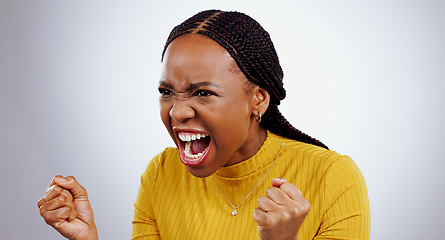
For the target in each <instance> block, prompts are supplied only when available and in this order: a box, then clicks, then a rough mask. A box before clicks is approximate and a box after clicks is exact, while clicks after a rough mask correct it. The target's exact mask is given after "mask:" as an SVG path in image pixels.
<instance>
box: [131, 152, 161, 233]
mask: <svg viewBox="0 0 445 240" xmlns="http://www.w3.org/2000/svg"><path fill="white" fill-rule="evenodd" d="M162 155H163V154H162V153H161V154H159V155H158V156H156V157H155V158H154V159H153V160H152V161H150V163H149V164H148V166H147V169H146V170H145V172H144V173H143V174H142V177H141V185H140V187H139V192H138V196H137V199H136V203H135V204H134V207H135V210H134V218H133V233H132V235H131V239H132V240H152V239H161V237H160V235H159V231H158V227H157V223H156V218H155V216H154V212H153V197H154V194H155V192H154V191H153V189H154V186H155V184H156V179H157V169H158V165H159V160H160V159H161V158H162Z"/></svg>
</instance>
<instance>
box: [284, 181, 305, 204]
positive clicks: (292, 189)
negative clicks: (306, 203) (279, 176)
mask: <svg viewBox="0 0 445 240" xmlns="http://www.w3.org/2000/svg"><path fill="white" fill-rule="evenodd" d="M280 189H281V190H283V192H285V193H286V194H287V195H288V196H289V197H290V198H291V199H293V200H296V201H301V200H303V199H304V197H303V195H302V194H301V191H300V189H298V188H297V187H296V186H295V185H293V184H292V183H288V182H286V183H283V184H281V186H280Z"/></svg>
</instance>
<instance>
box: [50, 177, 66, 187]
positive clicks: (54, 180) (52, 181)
mask: <svg viewBox="0 0 445 240" xmlns="http://www.w3.org/2000/svg"><path fill="white" fill-rule="evenodd" d="M57 178H63V177H62V175H56V176H54V177H53V179H52V180H51V183H50V184H49V186H50V187H51V186H53V185H55V184H56V179H57Z"/></svg>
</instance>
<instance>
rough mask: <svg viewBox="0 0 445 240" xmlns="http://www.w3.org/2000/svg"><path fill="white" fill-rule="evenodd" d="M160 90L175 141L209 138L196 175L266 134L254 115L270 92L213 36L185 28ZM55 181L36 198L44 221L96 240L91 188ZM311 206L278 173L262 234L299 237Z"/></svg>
mask: <svg viewBox="0 0 445 240" xmlns="http://www.w3.org/2000/svg"><path fill="white" fill-rule="evenodd" d="M246 87H248V89H246ZM159 92H160V94H161V96H160V100H159V102H160V115H161V118H162V121H163V123H164V125H165V127H166V128H167V130H168V132H169V134H170V136H171V137H172V139H173V140H174V141H175V143H176V144H178V133H181V132H190V131H191V132H196V133H205V134H207V135H208V136H209V137H210V139H211V140H210V146H209V150H208V156H207V157H206V158H205V159H204V160H203V161H202V162H200V163H199V165H197V166H186V167H187V169H188V171H189V172H190V173H191V174H193V175H195V176H196V177H207V176H210V175H211V174H213V173H214V172H216V171H217V170H218V169H219V168H221V167H224V166H230V165H233V164H237V163H240V162H242V161H244V160H246V159H249V158H250V157H252V156H253V155H255V153H256V152H257V151H258V150H259V149H260V147H261V146H262V144H263V142H264V141H265V139H266V130H265V129H263V128H262V127H261V126H260V125H259V123H258V122H257V121H256V120H255V117H256V116H258V115H259V114H264V112H265V111H266V110H267V107H268V106H269V100H270V97H269V94H268V93H267V91H266V90H264V89H262V88H260V87H259V86H256V85H253V84H250V83H249V81H248V80H247V78H246V77H245V76H244V75H243V74H242V72H241V70H239V68H238V67H237V65H236V63H235V61H234V60H233V59H232V58H231V56H230V54H229V53H228V52H227V51H226V50H225V49H224V48H223V47H221V46H220V45H219V44H217V43H216V42H214V41H213V40H211V39H209V38H207V37H204V36H202V35H198V34H187V35H183V36H181V37H178V38H177V39H175V40H174V41H173V42H172V43H171V44H170V45H169V47H168V48H167V51H166V53H165V56H164V62H163V71H162V76H161V80H160V84H159ZM51 186H53V187H50V188H49V189H48V190H47V193H46V194H45V196H44V197H43V198H42V199H40V200H39V202H38V206H39V208H40V213H41V215H42V216H43V218H44V219H45V221H46V222H47V223H48V224H49V225H51V226H53V227H54V228H55V229H56V230H57V231H59V232H60V233H61V234H62V235H63V236H65V237H67V238H69V239H76V240H79V239H97V230H96V227H95V224H94V218H93V211H92V209H91V206H90V204H89V202H88V196H87V194H86V190H85V189H84V188H83V187H82V186H81V185H80V184H79V183H77V181H76V180H75V179H74V178H73V177H67V178H63V177H61V176H56V177H55V178H54V179H53V181H52V182H51ZM309 210H310V204H309V203H308V202H307V201H306V199H305V198H304V197H303V196H302V194H301V192H300V191H299V190H298V188H297V187H296V186H294V185H293V184H291V183H289V182H287V181H286V180H285V179H283V178H274V179H273V180H272V183H271V186H270V188H269V189H268V190H267V191H266V196H262V197H260V198H259V199H258V208H256V209H254V210H253V218H254V219H255V221H256V222H257V224H258V233H259V236H260V239H262V240H267V239H297V233H298V230H299V229H300V226H301V224H302V223H303V221H304V218H305V217H306V215H307V213H308V212H309Z"/></svg>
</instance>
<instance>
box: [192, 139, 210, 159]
mask: <svg viewBox="0 0 445 240" xmlns="http://www.w3.org/2000/svg"><path fill="white" fill-rule="evenodd" d="M209 143H210V138H209V137H205V138H201V139H196V140H193V141H192V147H191V152H192V154H193V155H195V154H198V153H202V152H204V150H205V149H206V147H207V146H209Z"/></svg>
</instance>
